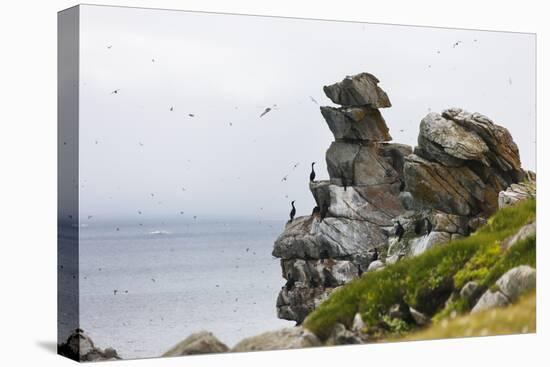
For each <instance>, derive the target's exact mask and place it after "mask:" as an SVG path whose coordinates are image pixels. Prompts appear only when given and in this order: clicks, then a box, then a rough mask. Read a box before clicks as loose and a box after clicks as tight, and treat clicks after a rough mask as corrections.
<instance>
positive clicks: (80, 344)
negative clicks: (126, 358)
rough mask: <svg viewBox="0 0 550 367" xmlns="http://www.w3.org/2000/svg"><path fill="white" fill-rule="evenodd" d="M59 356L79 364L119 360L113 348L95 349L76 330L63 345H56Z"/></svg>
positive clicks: (85, 337) (80, 330)
mask: <svg viewBox="0 0 550 367" xmlns="http://www.w3.org/2000/svg"><path fill="white" fill-rule="evenodd" d="M57 351H58V353H59V354H60V355H62V356H65V357H68V358H70V359H72V360H75V361H79V362H96V361H115V360H119V359H121V358H120V356H119V355H118V353H117V351H116V350H114V349H113V348H106V349H101V348H99V347H96V346H95V344H94V342H93V340H92V339H91V338H90V337H89V336H88V335H87V334H85V333H84V331H83V330H82V329H76V330H75V331H74V332H73V333H72V334H71V335H69V337H68V338H67V341H66V342H65V343H62V344H60V345H58V347H57Z"/></svg>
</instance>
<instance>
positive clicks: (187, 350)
mask: <svg viewBox="0 0 550 367" xmlns="http://www.w3.org/2000/svg"><path fill="white" fill-rule="evenodd" d="M227 351H229V348H228V347H227V345H225V344H224V343H222V342H221V341H219V340H218V338H216V337H215V336H214V334H212V333H211V332H209V331H200V332H198V333H194V334H191V335H189V336H188V337H187V338H185V339H184V340H183V341H182V342H180V343H178V344H176V345H175V346H173V347H172V348H170V350H169V351H168V352H166V353H164V354H163V355H162V356H163V357H177V356H187V355H195V354H206V353H224V352H227Z"/></svg>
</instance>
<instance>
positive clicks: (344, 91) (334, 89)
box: [323, 73, 391, 108]
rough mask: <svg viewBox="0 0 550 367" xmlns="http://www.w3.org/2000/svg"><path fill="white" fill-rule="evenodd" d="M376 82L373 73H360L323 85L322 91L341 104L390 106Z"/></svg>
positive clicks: (385, 95)
mask: <svg viewBox="0 0 550 367" xmlns="http://www.w3.org/2000/svg"><path fill="white" fill-rule="evenodd" d="M378 83H379V80H378V79H377V78H376V77H375V76H374V75H372V74H369V73H361V74H357V75H354V76H347V77H346V78H345V79H344V80H342V81H341V82H338V83H335V84H332V85H328V86H325V87H323V91H324V92H325V94H326V96H327V97H328V98H330V99H331V100H332V102H334V103H336V104H339V105H342V106H370V107H373V108H383V107H391V103H390V99H389V98H388V95H387V94H386V92H384V91H383V90H382V88H380V87H379V86H378Z"/></svg>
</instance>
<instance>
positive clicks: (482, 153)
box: [273, 73, 534, 324]
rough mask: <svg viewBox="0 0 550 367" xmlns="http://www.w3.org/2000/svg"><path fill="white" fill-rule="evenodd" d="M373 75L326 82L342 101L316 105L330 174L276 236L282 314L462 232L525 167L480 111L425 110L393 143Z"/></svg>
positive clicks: (490, 209) (494, 205)
mask: <svg viewBox="0 0 550 367" xmlns="http://www.w3.org/2000/svg"><path fill="white" fill-rule="evenodd" d="M378 83H379V80H378V79H377V78H376V77H375V76H373V75H371V74H368V73H362V74H358V75H355V76H352V77H346V78H345V79H344V80H343V81H341V82H339V83H335V84H333V85H329V86H325V87H324V88H323V90H324V92H325V94H326V95H327V97H328V98H330V99H331V100H332V101H333V102H334V103H335V104H338V105H340V106H341V107H338V108H334V107H321V114H322V115H323V117H324V119H325V121H326V122H327V124H328V127H329V128H330V130H331V131H332V133H333V135H334V138H335V140H334V142H333V143H332V144H331V145H330V147H329V149H328V150H327V152H326V162H327V169H328V174H329V177H330V180H327V181H317V182H311V183H310V190H311V192H312V194H313V197H314V198H315V201H316V203H317V208H315V210H314V211H313V214H312V215H310V216H303V217H298V218H295V219H294V220H293V221H292V222H289V223H287V225H286V226H285V229H284V231H283V233H282V234H281V235H280V236H279V237H278V238H277V240H276V241H275V246H274V249H273V255H274V256H275V257H278V258H280V259H281V267H282V271H283V277H284V278H285V279H286V280H287V282H286V285H285V286H284V287H283V288H282V290H281V292H280V293H279V297H278V299H277V314H278V316H279V318H283V319H287V320H295V321H296V322H297V323H298V324H300V323H301V322H302V321H303V320H304V319H305V317H306V316H307V315H308V314H309V313H310V312H311V311H312V310H313V309H314V308H315V307H317V305H319V304H320V303H321V302H323V301H324V300H325V299H326V298H327V297H328V295H329V294H330V293H331V292H332V291H333V290H334V289H335V288H337V287H339V286H341V285H343V284H345V283H348V282H349V281H351V280H353V279H355V278H357V277H359V276H361V274H362V273H363V272H365V271H370V270H374V269H379V268H381V267H383V266H384V265H385V264H386V263H393V262H395V261H398V260H399V259H401V258H403V257H407V256H415V255H418V254H420V253H422V252H424V251H425V250H427V249H429V248H430V247H433V246H435V245H439V244H442V243H446V242H449V241H450V240H452V239H455V238H460V237H461V236H467V235H469V234H470V233H471V232H472V231H475V230H476V229H477V228H478V227H479V226H480V225H482V224H484V223H485V221H486V218H487V217H488V216H489V215H491V214H492V213H494V212H495V211H496V210H497V209H498V205H499V193H501V192H502V191H503V190H506V188H507V187H509V186H510V185H512V184H515V183H518V182H520V181H522V180H523V179H524V178H525V177H526V175H527V173H526V172H525V171H523V170H522V169H521V162H520V158H519V152H518V148H517V146H516V144H515V143H514V141H513V139H512V137H511V135H510V133H509V132H508V131H507V130H506V129H505V128H503V127H501V126H498V125H496V124H494V123H493V122H492V121H491V120H490V119H489V118H487V117H485V116H483V115H481V114H479V113H473V114H472V113H468V112H466V111H463V110H461V109H457V108H452V109H448V110H445V111H443V113H442V114H437V113H430V114H428V115H427V116H426V117H425V118H424V119H423V120H422V121H421V123H420V133H419V136H418V146H417V147H416V148H415V149H414V153H413V149H412V148H411V147H410V146H407V145H403V144H396V143H391V142H390V141H391V139H392V138H391V136H390V133H389V129H388V127H387V125H386V122H385V120H384V118H383V117H382V115H381V113H380V110H379V109H380V108H387V107H391V103H390V100H389V98H388V96H387V94H386V93H385V92H384V91H383V90H382V89H381V88H380V87H379V86H378ZM528 176H529V175H528ZM532 176H534V175H532ZM502 200H503V199H502V194H501V201H502ZM398 228H400V231H398V230H397V229H398ZM399 232H402V233H399ZM375 249H376V250H375ZM375 260H376V261H375Z"/></svg>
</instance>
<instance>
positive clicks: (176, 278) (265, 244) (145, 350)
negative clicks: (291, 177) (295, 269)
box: [80, 220, 293, 358]
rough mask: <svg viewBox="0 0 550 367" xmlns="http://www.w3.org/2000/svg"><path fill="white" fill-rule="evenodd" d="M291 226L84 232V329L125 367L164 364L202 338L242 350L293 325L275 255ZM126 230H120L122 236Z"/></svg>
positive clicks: (205, 224) (112, 227)
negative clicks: (280, 299)
mask: <svg viewBox="0 0 550 367" xmlns="http://www.w3.org/2000/svg"><path fill="white" fill-rule="evenodd" d="M283 226H284V222H282V221H271V222H269V221H262V222H258V221H254V222H251V221H223V220H218V221H215V220H211V221H204V220H203V221H200V220H195V221H192V222H187V223H184V224H178V225H175V224H172V225H169V224H166V225H165V224H159V225H151V224H144V226H139V225H136V224H132V225H123V224H120V225H118V224H105V223H103V224H102V225H95V226H94V225H93V224H90V225H89V226H87V227H83V228H81V229H80V325H81V327H82V328H83V329H84V331H85V332H86V333H88V334H89V335H90V336H91V337H92V339H93V340H94V342H95V343H96V344H97V345H98V346H100V347H102V348H105V347H108V346H110V347H113V348H115V349H116V350H117V351H118V352H119V354H120V355H121V356H122V357H123V358H139V357H155V356H160V355H161V354H162V353H164V352H166V351H167V350H168V349H169V348H170V347H171V346H173V345H174V344H176V343H178V342H179V341H181V340H183V339H184V338H186V337H187V336H188V335H189V334H191V333H193V332H196V331H199V330H209V331H212V332H213V333H214V334H215V335H216V336H217V337H218V338H219V339H220V340H221V341H222V342H224V343H226V344H227V345H228V346H230V347H231V346H233V345H234V344H235V343H236V342H238V341H239V340H240V339H242V338H244V337H248V336H252V335H255V334H258V333H261V332H264V331H267V330H272V329H277V328H280V327H284V326H291V325H293V323H291V322H288V321H283V320H279V319H277V316H276V309H275V301H276V299H277V293H278V291H279V290H280V288H281V287H282V286H283V284H284V280H283V278H282V277H281V269H280V265H279V260H278V259H275V258H273V257H272V256H271V250H272V247H273V242H274V240H275V239H276V238H277V235H278V234H279V233H280V232H281V231H282V228H283ZM117 228H118V230H117Z"/></svg>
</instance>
